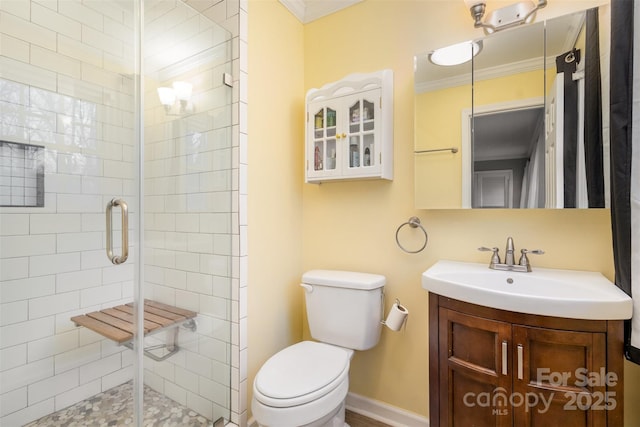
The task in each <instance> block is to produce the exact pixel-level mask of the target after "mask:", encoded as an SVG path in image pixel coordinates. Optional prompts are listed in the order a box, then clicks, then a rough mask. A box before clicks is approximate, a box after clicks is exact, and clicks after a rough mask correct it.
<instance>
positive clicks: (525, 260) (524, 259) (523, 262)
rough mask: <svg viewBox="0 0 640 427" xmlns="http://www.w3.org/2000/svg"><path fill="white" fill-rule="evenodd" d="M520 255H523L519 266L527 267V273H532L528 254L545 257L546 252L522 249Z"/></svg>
mask: <svg viewBox="0 0 640 427" xmlns="http://www.w3.org/2000/svg"><path fill="white" fill-rule="evenodd" d="M520 253H521V254H522V255H520V261H518V264H520V265H524V266H526V267H527V271H531V264H529V258H528V257H527V254H534V255H543V254H544V251H543V250H542V249H533V250H529V249H521V250H520Z"/></svg>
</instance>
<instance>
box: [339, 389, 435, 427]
mask: <svg viewBox="0 0 640 427" xmlns="http://www.w3.org/2000/svg"><path fill="white" fill-rule="evenodd" d="M347 409H348V410H350V411H352V412H355V413H358V414H360V415H364V416H365V417H369V418H371V419H374V420H376V421H380V422H383V423H385V424H389V425H390V426H393V427H429V419H427V418H425V417H423V416H421V415H418V414H415V413H413V412H409V411H405V410H404V409H400V408H398V407H396V406H391V405H389V404H387V403H384V402H380V401H379V400H373V399H370V398H368V397H364V396H360V395H359V394H355V393H349V394H347Z"/></svg>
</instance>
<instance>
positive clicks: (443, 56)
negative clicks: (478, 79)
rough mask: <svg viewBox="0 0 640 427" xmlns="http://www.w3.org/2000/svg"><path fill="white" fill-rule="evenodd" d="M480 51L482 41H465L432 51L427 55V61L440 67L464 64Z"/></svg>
mask: <svg viewBox="0 0 640 427" xmlns="http://www.w3.org/2000/svg"><path fill="white" fill-rule="evenodd" d="M481 50H482V41H475V42H474V41H466V42H462V43H457V44H453V45H451V46H447V47H443V48H440V49H436V50H434V51H433V52H431V53H430V54H429V61H431V62H432V63H434V64H436V65H442V66H451V65H458V64H464V63H465V62H467V61H471V58H473V57H474V56H476V55H477V54H478V53H480V51H481Z"/></svg>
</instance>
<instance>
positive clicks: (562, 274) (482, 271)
mask: <svg viewBox="0 0 640 427" xmlns="http://www.w3.org/2000/svg"><path fill="white" fill-rule="evenodd" d="M422 287H423V288H424V289H426V290H428V291H429V292H433V293H435V294H438V295H442V296H445V297H449V298H454V299H457V300H460V301H465V302H469V303H473V304H478V305H483V306H487V307H493V308H499V309H502V310H510V311H516V312H520V313H529V314H539V315H545V316H557V317H568V318H573V319H593V320H614V319H630V318H631V313H632V303H631V298H630V297H629V296H628V295H627V294H625V293H624V292H623V291H622V290H620V289H619V288H618V287H617V286H615V285H614V284H613V283H611V282H610V281H609V280H607V279H606V278H605V277H604V276H603V275H602V274H600V273H596V272H590V271H575V270H556V269H548V268H534V270H533V271H532V272H531V273H520V272H512V271H499V270H492V269H490V268H489V265H488V263H487V264H476V263H469V262H457V261H444V260H443V261H438V262H436V263H435V264H434V265H433V266H432V267H431V268H429V269H428V270H427V271H425V272H424V273H422Z"/></svg>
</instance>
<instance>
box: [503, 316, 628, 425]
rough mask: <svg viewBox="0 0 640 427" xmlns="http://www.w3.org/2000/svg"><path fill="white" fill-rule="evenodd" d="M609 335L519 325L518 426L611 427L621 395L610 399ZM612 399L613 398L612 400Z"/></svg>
mask: <svg viewBox="0 0 640 427" xmlns="http://www.w3.org/2000/svg"><path fill="white" fill-rule="evenodd" d="M605 340H606V336H605V334H604V333H591V332H573V331H562V330H550V329H543V328H533V327H528V326H518V325H514V326H513V345H514V350H515V351H514V355H513V366H514V367H515V370H514V380H513V391H514V396H516V397H518V398H519V399H520V398H522V399H523V400H522V404H519V405H514V425H517V426H523V427H524V426H545V427H553V426H558V427H571V426H605V425H606V423H607V421H606V418H607V417H606V415H607V414H606V411H607V408H608V409H614V408H615V396H607V395H606V385H605V382H606V381H608V380H609V378H607V377H606V366H607V364H606V353H605V349H606V345H605ZM608 397H611V399H607V398H608Z"/></svg>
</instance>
